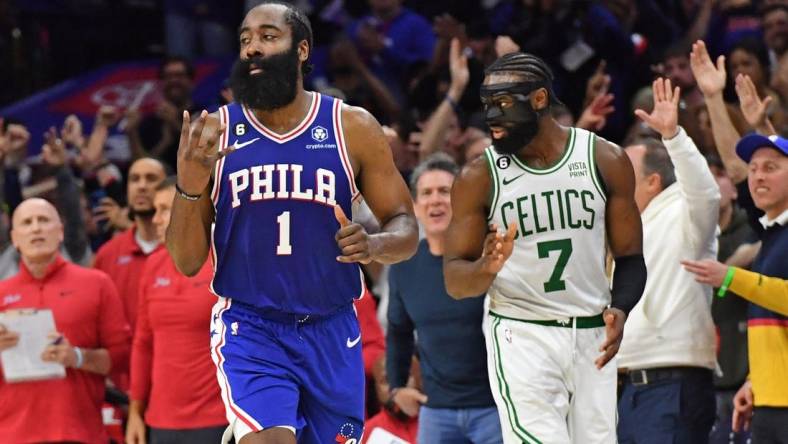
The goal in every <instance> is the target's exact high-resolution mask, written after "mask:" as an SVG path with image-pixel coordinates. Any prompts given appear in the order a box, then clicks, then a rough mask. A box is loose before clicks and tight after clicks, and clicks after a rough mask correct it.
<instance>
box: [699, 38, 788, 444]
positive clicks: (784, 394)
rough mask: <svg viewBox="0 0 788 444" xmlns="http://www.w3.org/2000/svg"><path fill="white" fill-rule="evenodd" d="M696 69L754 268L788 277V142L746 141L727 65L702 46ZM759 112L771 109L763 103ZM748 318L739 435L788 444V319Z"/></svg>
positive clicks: (757, 313)
mask: <svg viewBox="0 0 788 444" xmlns="http://www.w3.org/2000/svg"><path fill="white" fill-rule="evenodd" d="M692 69H693V71H695V76H696V77H697V78H699V79H703V81H702V82H700V83H699V86H700V88H701V90H702V91H703V95H704V97H705V100H706V104H707V106H708V108H709V114H710V117H711V124H712V131H713V132H714V138H715V140H716V141H717V148H718V151H719V153H720V158H721V159H722V161H723V163H724V164H725V169H726V170H727V171H728V172H729V174H730V176H731V180H732V181H733V183H734V184H736V186H737V191H738V196H739V197H738V202H739V205H740V206H741V207H742V208H743V209H744V210H745V211H746V212H747V214H748V218H749V222H750V225H751V226H752V228H753V229H754V230H755V232H756V233H757V235H758V237H759V239H760V240H761V251H760V253H759V254H758V256H757V257H756V259H755V261H754V262H753V264H752V267H751V269H752V271H754V272H756V273H761V274H763V275H766V276H771V277H777V278H782V279H785V278H788V269H787V268H786V267H785V264H786V263H787V262H788V256H787V255H786V252H788V231H786V227H787V226H788V157H786V156H787V155H788V140H786V139H783V138H780V137H777V136H770V137H766V136H762V135H759V134H751V135H749V136H746V137H744V138H742V139H739V134H738V133H737V131H736V129H735V128H733V126H732V125H731V124H730V121H729V120H727V117H728V115H727V113H725V112H723V111H722V110H723V107H724V103H723V102H722V97H721V96H722V91H723V89H724V87H725V78H726V73H725V65H724V64H722V63H720V61H719V60H718V63H717V66H716V67H715V66H714V64H713V63H712V62H711V58H710V57H709V55H708V52H707V51H706V46H705V44H704V43H703V42H702V41H698V42H696V43H695V45H694V47H693V52H692ZM755 98H756V99H757V96H756V97H755ZM758 108H759V109H763V108H765V107H764V106H763V104H762V103H761V104H760V106H758ZM737 142H738V143H737ZM734 146H735V150H734ZM723 286H725V285H723ZM747 317H748V323H747V344H748V348H749V351H748V354H749V364H750V375H749V376H750V377H749V381H747V382H746V383H745V384H744V385H743V386H742V387H741V389H740V390H739V391H738V392H737V394H736V396H735V397H734V408H735V411H734V414H733V430H734V431H738V430H740V429H741V428H742V427H744V429H748V428H750V427H749V426H750V422H751V421H752V427H751V430H752V439H753V442H780V441H788V385H786V381H788V380H787V379H786V377H785V375H788V336H786V334H785V331H786V330H785V329H786V325H788V316H784V315H782V314H779V313H777V312H775V311H773V310H771V309H769V308H766V307H762V306H759V305H755V304H750V307H749V309H748V313H747ZM754 413H756V414H754Z"/></svg>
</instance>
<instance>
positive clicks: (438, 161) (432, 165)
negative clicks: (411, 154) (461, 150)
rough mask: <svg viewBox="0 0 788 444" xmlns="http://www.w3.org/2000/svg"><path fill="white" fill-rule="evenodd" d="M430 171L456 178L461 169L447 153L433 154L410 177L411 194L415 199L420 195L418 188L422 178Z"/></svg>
mask: <svg viewBox="0 0 788 444" xmlns="http://www.w3.org/2000/svg"><path fill="white" fill-rule="evenodd" d="M430 171H445V172H447V173H449V174H451V175H452V176H455V177H456V176H457V174H458V173H459V172H460V167H458V166H457V163H456V162H455V161H454V159H452V158H451V156H449V155H448V154H446V153H442V152H437V153H434V154H431V155H430V156H429V157H427V158H426V159H424V160H423V161H422V162H421V163H420V164H418V165H417V166H416V168H414V169H413V173H412V174H411V175H410V194H411V195H412V196H413V198H414V199H415V198H416V195H417V193H418V189H417V186H418V184H419V179H421V176H422V175H424V173H427V172H430Z"/></svg>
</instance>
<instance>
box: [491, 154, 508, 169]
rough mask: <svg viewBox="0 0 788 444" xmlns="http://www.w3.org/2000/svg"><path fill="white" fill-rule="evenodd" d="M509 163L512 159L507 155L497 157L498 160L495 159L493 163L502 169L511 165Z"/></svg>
mask: <svg viewBox="0 0 788 444" xmlns="http://www.w3.org/2000/svg"><path fill="white" fill-rule="evenodd" d="M511 163H512V160H511V159H509V157H507V156H502V157H499V158H498V160H496V161H495V164H496V165H498V168H500V169H502V170H505V169H507V168H509V165H511Z"/></svg>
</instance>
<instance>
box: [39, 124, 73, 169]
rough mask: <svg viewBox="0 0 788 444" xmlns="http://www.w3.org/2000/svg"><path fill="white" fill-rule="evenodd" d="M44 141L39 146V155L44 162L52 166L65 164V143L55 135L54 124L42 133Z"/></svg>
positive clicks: (66, 156)
mask: <svg viewBox="0 0 788 444" xmlns="http://www.w3.org/2000/svg"><path fill="white" fill-rule="evenodd" d="M44 142H45V143H44V145H43V146H42V147H41V157H42V158H43V159H44V162H46V163H47V165H49V166H51V167H54V168H59V167H61V166H63V165H65V163H66V159H67V158H68V153H67V152H66V144H64V143H63V140H62V139H60V138H59V137H57V130H56V129H55V127H54V126H53V127H51V128H49V130H48V131H47V132H45V133H44Z"/></svg>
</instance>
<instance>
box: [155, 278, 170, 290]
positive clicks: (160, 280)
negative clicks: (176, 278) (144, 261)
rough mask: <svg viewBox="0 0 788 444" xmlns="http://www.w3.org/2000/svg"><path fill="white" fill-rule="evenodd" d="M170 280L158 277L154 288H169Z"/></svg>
mask: <svg viewBox="0 0 788 444" xmlns="http://www.w3.org/2000/svg"><path fill="white" fill-rule="evenodd" d="M169 286H170V279H169V278H166V277H157V278H156V282H154V283H153V288H159V287H169Z"/></svg>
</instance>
